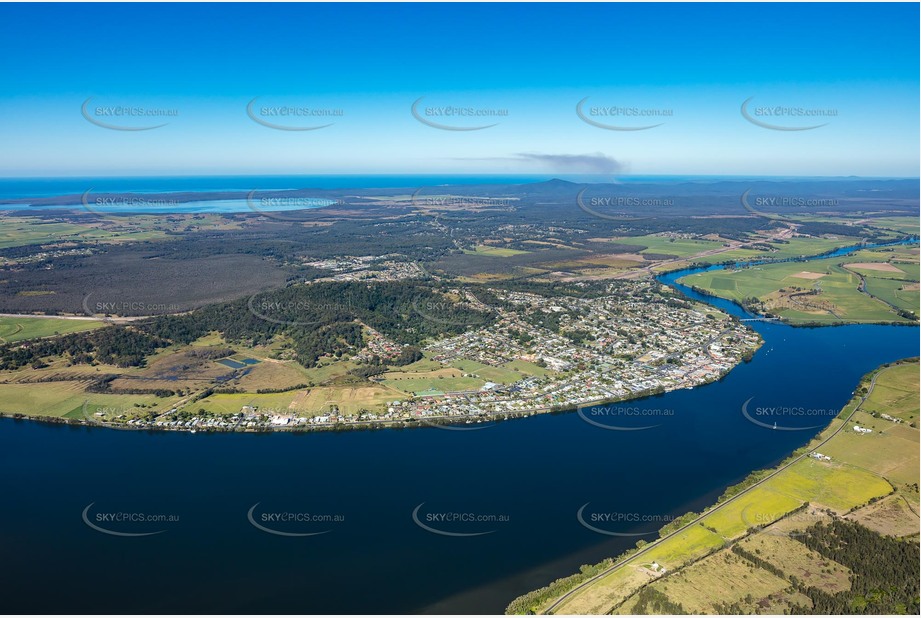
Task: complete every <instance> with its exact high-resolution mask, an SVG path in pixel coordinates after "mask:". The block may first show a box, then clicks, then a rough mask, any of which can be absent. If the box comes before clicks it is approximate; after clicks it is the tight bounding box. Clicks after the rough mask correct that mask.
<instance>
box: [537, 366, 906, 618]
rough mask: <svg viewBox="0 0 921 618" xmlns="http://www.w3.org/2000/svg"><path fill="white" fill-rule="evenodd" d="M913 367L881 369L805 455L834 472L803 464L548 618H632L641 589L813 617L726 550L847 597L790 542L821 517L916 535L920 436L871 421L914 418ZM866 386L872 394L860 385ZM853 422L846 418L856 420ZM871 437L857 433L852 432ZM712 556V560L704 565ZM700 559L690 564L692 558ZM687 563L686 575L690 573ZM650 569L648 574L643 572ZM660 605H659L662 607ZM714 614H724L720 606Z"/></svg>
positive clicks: (826, 569)
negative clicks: (596, 617)
mask: <svg viewBox="0 0 921 618" xmlns="http://www.w3.org/2000/svg"><path fill="white" fill-rule="evenodd" d="M918 370H919V366H918V363H917V361H916V360H915V361H912V362H905V363H902V364H899V365H893V366H890V367H885V368H882V369H880V370H879V371H878V373H877V379H876V383H875V387H874V389H873V390H872V391H871V393H870V396H869V397H868V398H867V401H866V402H865V403H864V404H862V405H863V406H864V407H865V409H866V410H867V412H864V411H862V410H858V411H856V412H855V408H856V407H857V406H858V404H860V403H861V401H860V398H859V397H860V395H859V393H861V392H865V391H864V390H861V389H858V396H857V397H855V399H853V400H852V401H851V402H849V403H848V405H847V406H845V409H844V411H843V413H842V415H840V416H839V417H838V418H836V419H835V420H833V421H832V423H831V424H830V425H829V427H827V428H826V429H825V430H824V431H823V432H822V433H821V434H820V435H819V436H817V437H816V438H815V439H814V440H813V442H812V444H811V445H809V446H808V447H807V448H806V450H805V453H806V454H808V453H809V452H810V451H811V450H812V449H817V448H821V452H822V453H823V454H825V455H829V456H830V457H831V461H818V460H816V459H814V458H812V457H807V456H805V455H803V456H801V457H800V458H799V459H796V460H794V461H793V463H791V464H790V465H787V466H785V467H784V468H783V469H782V470H781V471H779V472H777V473H775V474H773V475H770V476H768V477H767V478H766V479H765V480H763V481H762V482H760V483H756V484H754V485H752V486H751V487H750V488H749V489H747V490H745V491H743V492H741V493H739V494H737V495H736V496H735V497H733V498H731V499H729V500H727V501H726V502H723V503H721V504H719V505H717V506H715V507H714V508H712V509H711V510H710V511H709V512H707V513H706V514H705V515H704V516H703V517H702V518H700V519H699V521H697V522H695V523H692V524H690V525H688V526H687V527H685V528H682V529H680V531H679V532H678V533H676V534H674V535H672V536H666V537H664V538H663V539H660V540H658V541H655V542H653V543H650V544H649V545H646V546H644V547H643V548H642V550H641V551H640V552H639V553H638V554H635V555H634V556H632V557H630V558H628V559H626V560H624V561H622V563H621V564H620V565H619V566H617V567H615V568H614V569H613V570H610V571H608V572H606V573H605V574H604V575H602V576H600V577H598V579H595V580H593V581H591V582H590V583H589V584H588V585H586V586H583V587H582V588H580V589H578V590H577V591H576V592H574V593H573V594H571V595H569V596H568V597H566V598H565V600H564V601H563V602H562V603H561V604H559V605H558V606H556V607H554V610H553V611H554V613H558V614H578V613H619V614H627V613H632V610H633V609H634V608H636V607H638V606H637V603H638V602H639V599H638V598H637V597H636V596H635V595H636V593H637V591H638V590H640V589H641V588H642V587H643V586H644V585H649V586H652V587H653V588H654V589H655V590H656V591H657V593H661V595H660V596H659V598H666V597H667V600H669V601H671V602H674V603H680V604H681V605H682V608H683V609H684V610H685V611H688V612H691V613H719V611H720V609H721V608H722V609H723V610H725V608H726V607H727V606H728V605H725V604H732V603H734V604H737V606H738V607H741V608H742V611H743V613H746V612H747V613H784V610H786V609H789V608H790V607H791V606H792V605H800V606H804V607H810V606H811V605H810V603H811V602H809V601H808V599H806V598H805V597H803V596H802V595H800V596H797V595H799V594H800V593H794V592H792V588H790V585H789V581H788V580H787V579H785V578H782V577H778V576H777V575H776V574H775V573H773V572H771V571H768V570H765V569H761V568H756V567H755V565H752V564H749V563H748V562H746V561H742V562H740V560H741V559H740V558H739V557H738V556H737V555H735V554H733V553H732V551H731V550H730V548H731V546H732V545H733V544H736V543H738V544H739V546H740V547H741V548H742V549H744V550H746V551H748V552H749V554H751V555H758V556H760V558H762V559H764V560H767V561H769V562H770V563H772V564H774V565H776V566H777V567H779V568H780V569H781V570H783V571H784V574H785V575H786V576H788V577H789V576H795V577H797V578H798V579H799V580H800V581H802V582H806V583H807V584H808V585H810V586H814V587H818V588H821V589H823V590H825V591H826V592H827V593H829V594H835V593H836V592H839V591H842V590H849V589H850V572H849V570H848V569H847V568H845V567H843V566H842V565H840V564H837V563H835V562H833V561H831V560H828V559H827V558H824V557H822V556H820V555H819V554H816V553H815V552H813V551H811V550H807V549H806V548H805V546H804V545H803V544H802V543H799V542H797V541H795V540H793V539H792V538H791V536H790V535H791V534H793V533H795V532H796V531H801V530H803V529H804V528H805V527H808V526H809V525H811V524H812V523H815V522H816V521H819V520H821V519H822V518H828V517H829V515H827V514H826V513H825V512H824V509H832V510H833V511H834V512H835V513H837V514H839V515H843V514H845V513H850V514H849V515H847V516H848V517H849V518H853V519H856V520H858V521H865V522H867V524H868V525H870V526H871V527H874V529H879V530H883V531H886V532H885V533H888V534H893V533H900V534H902V535H905V536H909V537H914V538H915V539H917V536H918V516H917V514H916V513H917V510H918V506H919V504H918V502H919V495H918V490H917V483H918V481H919V461H918V453H919V442H918V430H917V428H914V427H910V426H909V424H908V423H907V422H901V423H899V422H894V421H888V420H885V419H882V418H878V417H875V416H873V415H872V414H871V412H877V413H878V411H879V410H880V409H886V410H889V414H890V415H891V416H893V417H896V418H898V417H899V415H900V414H902V413H904V410H899V409H898V406H899V405H900V403H902V404H904V403H906V402H908V401H909V399H908V396H907V392H908V391H909V390H910V389H912V388H913V389H914V398H913V399H912V400H911V405H912V406H914V408H913V409H914V410H915V411H916V410H917V392H918V391H917V388H918V387H917V384H918ZM862 384H863V387H866V386H869V384H870V381H869V380H868V379H865V380H864V381H863V383H862ZM852 412H853V414H851V413H852ZM858 423H859V424H860V425H861V426H865V427H868V428H871V429H873V430H874V432H873V433H871V434H858V433H857V432H854V431H853V429H852V426H853V425H854V424H858ZM707 554H710V555H707ZM702 556H706V557H704V558H703V559H702V560H699V561H697V562H694V561H695V559H698V558H701V557H702ZM652 561H656V562H658V564H660V565H662V566H665V567H667V568H668V572H669V573H671V574H670V575H669V576H667V577H663V574H662V573H654V572H652V571H650V570H649V568H648V565H649V564H650V563H651V562H652ZM689 563H691V566H686V565H688V564H689ZM644 565H645V566H644ZM662 595H664V596H662ZM553 601H554V599H550V600H548V601H543V602H542V603H541V604H540V605H538V606H534V607H532V608H531V609H532V610H536V611H546V609H547V607H549V605H550V604H551V603H552V602H553ZM718 604H724V605H721V606H720V607H717V606H716V605H718Z"/></svg>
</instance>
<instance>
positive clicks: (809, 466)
mask: <svg viewBox="0 0 921 618" xmlns="http://www.w3.org/2000/svg"><path fill="white" fill-rule="evenodd" d="M906 365H908V366H913V367H914V369H915V371H916V370H917V367H918V361H917V359H916V358H915V359H906V360H903V361H898V362H896V363H891V364H886V365H883V366H882V367H880V368H878V369H876V370H875V371H873V372H871V373H870V374H868V375H866V376H864V378H863V379H862V380H861V381H860V384H858V386H857V388H856V389H855V395H854V397H853V398H852V399H851V401H850V402H848V404H847V405H846V406H845V407H844V408H843V409H842V411H841V413H840V414H839V415H838V416H837V417H836V418H835V419H833V420H832V421H831V422H830V423H829V425H828V426H827V427H826V428H825V429H823V431H822V432H821V433H820V434H819V435H818V436H817V437H816V438H814V439H813V440H812V441H811V442H810V443H809V444H807V445H806V446H804V447H801V448H799V449H797V450H796V451H794V453H793V454H792V455H791V456H790V457H788V458H787V459H786V460H784V461H783V462H781V464H779V465H778V466H777V467H775V468H773V469H770V470H759V471H755V472H753V473H751V474H750V475H749V476H748V477H747V478H746V479H745V480H744V481H742V482H741V483H739V484H737V485H735V486H732V487H729V488H728V489H727V490H726V491H725V492H724V493H723V495H722V496H721V497H720V499H719V500H718V501H717V503H716V504H714V505H712V506H710V507H708V508H706V509H704V511H703V512H702V513H701V514H700V515H697V514H692V513H689V514H687V515H685V516H684V517H682V518H681V520H678V521H680V526H679V527H677V528H676V526H675V525H673V524H669V525H668V526H665V527H664V528H662V529H661V530H660V538H659V539H657V540H655V541H653V542H651V543H648V544H647V543H645V542H643V541H640V542H639V543H637V547H636V548H635V549H632V550H629V551H627V552H625V553H624V554H622V555H620V556H619V557H618V558H615V559H608V560H605V561H603V562H601V563H599V564H596V565H593V566H587V567H583V569H582V572H581V573H579V574H576V575H572V576H569V577H566V578H562V579H559V580H557V581H555V582H554V583H552V584H550V585H549V586H547V587H545V588H542V589H540V590H536V591H534V592H531V593H528V594H527V595H523V596H522V597H519V598H517V599H515V600H514V601H513V602H512V603H511V604H510V605H509V607H508V609H507V610H506V611H507V613H511V614H522V613H532V612H533V613H563V614H585V613H589V614H595V613H611V612H612V611H614V610H617V609H618V608H620V607H623V606H625V603H626V602H627V600H628V599H629V598H631V597H632V596H633V595H635V594H636V593H637V591H638V590H640V589H642V588H643V587H644V586H647V585H649V584H650V583H651V582H655V581H657V580H659V579H660V578H662V577H663V575H665V574H666V573H668V574H669V575H670V574H672V573H674V572H676V570H680V569H682V568H685V567H687V566H688V565H690V564H694V563H697V562H699V561H701V560H703V559H705V558H707V557H708V556H711V555H713V554H715V553H717V552H720V551H728V550H727V543H728V544H737V543H739V542H740V541H741V540H743V539H745V538H747V537H749V536H751V535H753V534H757V533H759V532H760V531H761V530H763V529H768V528H770V527H771V526H772V525H773V524H774V523H775V522H779V521H781V520H784V519H785V518H787V517H788V516H789V515H790V514H792V513H795V512H801V511H803V510H804V509H806V508H807V507H809V506H810V505H811V506H815V505H816V504H818V505H819V507H821V508H826V509H830V511H831V513H833V515H831V516H832V517H838V516H843V515H848V514H850V513H853V512H854V511H856V510H858V509H859V508H860V507H864V506H866V505H868V504H872V503H874V502H876V501H877V500H879V499H881V498H883V497H886V496H890V495H892V494H893V492H895V491H896V489H895V487H896V486H897V485H901V483H906V482H907V483H909V485H908V487H909V491H910V487H911V485H910V482H911V481H912V480H914V482H915V483H917V452H915V453H914V465H911V464H912V462H911V461H907V462H906V461H898V459H899V457H902V456H905V453H906V451H905V450H904V448H895V449H894V448H893V444H895V443H892V442H891V440H897V441H899V440H901V441H904V440H905V439H906V438H904V437H902V436H896V437H891V436H889V437H888V438H886V440H889V442H887V444H882V443H881V442H879V441H877V443H875V444H874V443H873V442H869V441H870V440H872V438H870V437H867V436H862V437H861V436H860V433H859V432H855V431H851V427H850V426H851V423H852V422H854V421H856V422H857V423H858V425H857V426H860V427H862V428H868V429H869V430H875V429H876V428H877V427H876V424H877V422H878V423H882V424H884V425H885V427H884V428H883V430H882V431H881V432H880V433H883V434H886V432H890V431H891V430H893V429H894V428H899V427H904V425H903V423H908V422H911V423H912V426H911V427H910V431H909V434H908V439H909V441H911V438H913V441H914V444H915V447H917V440H918V438H917V416H916V415H917V410H914V411H911V412H909V413H910V414H911V415H912V418H913V419H914V420H913V421H908V419H903V418H898V417H893V416H892V415H889V414H886V415H885V416H881V415H880V414H879V412H878V411H877V410H875V409H871V410H869V411H866V410H864V409H862V408H864V406H865V404H867V402H868V401H870V400H871V398H872V397H873V396H874V392H875V388H876V386H877V382H878V379H879V378H880V376H883V375H884V374H886V372H887V370H889V369H891V368H893V367H903V366H906ZM899 379H900V378H897V379H896V381H897V382H898V381H899ZM916 386H917V379H915V383H914V385H909V386H908V388H909V390H912V389H914V388H916ZM893 387H894V384H891V383H887V384H885V388H886V390H887V391H890V390H891V389H892V388H893ZM895 387H897V386H895ZM878 405H884V404H880V403H879V402H875V403H874V406H873V407H878ZM873 419H881V420H879V421H874V420H873ZM905 430H909V428H908V427H905ZM855 434H856V435H857V439H858V440H860V439H864V438H865V439H864V440H863V442H861V443H855V442H854V435H855ZM899 446H901V445H900V444H899ZM819 449H822V451H823V453H824V454H823V453H820V452H819ZM855 449H859V450H856V451H855ZM867 449H870V450H867ZM916 450H917V449H916V448H915V451H916ZM829 454H830V456H829ZM867 458H871V459H873V460H874V461H875V464H874V465H871V466H870V468H869V469H867V468H865V467H864V466H865V465H866V464H865V460H866V459H867ZM855 459H856V461H854V460H855ZM849 460H850V461H849ZM855 464H856V465H855ZM906 464H907V465H906ZM903 465H904V466H906V468H907V469H908V470H912V471H913V472H912V474H913V475H914V476H913V477H912V478H907V477H904V475H903V474H901V473H897V472H896V471H895V470H897V469H898V468H900V467H902V466H903ZM858 477H860V478H858ZM806 479H808V481H809V484H808V486H804V485H803V481H804V480H806ZM829 483H831V484H829ZM853 483H860V490H855V488H854V486H853ZM915 487H917V485H915ZM916 494H917V489H915V490H914V494H912V495H910V496H909V497H910V498H911V499H912V500H915V501H916V498H917V495H916ZM778 496H784V497H786V498H788V499H787V501H786V502H785V503H784V502H782V501H778ZM682 520H683V521H682ZM819 520H820V518H819V517H817V516H815V515H813V516H812V517H811V518H805V519H803V520H802V521H800V522H799V523H800V524H801V527H805V526H808V525H810V524H813V523H816V522H817V521H819ZM701 535H709V536H713V537H714V538H713V539H712V540H713V541H717V539H721V540H719V541H718V542H703V541H702V539H704V538H706V537H705V536H701ZM692 539H693V540H692ZM650 561H651V562H653V563H655V564H661V565H662V567H663V568H662V570H661V572H650V571H649V569H646V568H640V567H641V566H642V565H641V563H643V562H645V563H648V562H650ZM663 581H664V580H663ZM785 587H786V586H785ZM746 594H747V591H746V590H745V589H744V588H743V589H742V590H741V591H740V592H739V593H738V596H739V598H740V599H741V598H742V597H743V596H745V595H746ZM756 601H757V599H756ZM695 613H696V612H695Z"/></svg>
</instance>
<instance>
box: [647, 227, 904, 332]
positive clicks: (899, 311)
mask: <svg viewBox="0 0 921 618" xmlns="http://www.w3.org/2000/svg"><path fill="white" fill-rule="evenodd" d="M917 242H918V239H917V238H916V237H908V238H904V239H902V240H899V241H894V242H890V243H878V244H872V243H864V244H860V245H853V246H848V247H841V248H838V249H836V250H834V251H829V252H825V253H822V254H818V255H815V256H804V257H800V258H785V259H778V260H758V261H741V262H728V263H724V264H717V265H697V266H695V267H692V268H686V269H680V270H674V271H669V272H667V273H663V275H664V276H667V277H668V278H669V279H670V280H671V281H672V283H676V284H679V285H683V286H686V287H687V288H690V289H692V290H693V291H695V292H697V293H698V294H700V295H701V296H706V297H712V298H719V299H723V300H728V301H731V302H733V303H735V304H736V305H738V306H740V307H742V308H743V309H744V310H745V311H746V312H748V313H749V314H750V315H752V316H754V317H760V318H777V319H780V320H781V321H783V322H784V323H785V324H788V325H790V326H805V327H813V326H834V325H840V324H887V325H888V324H892V325H912V326H914V325H917V324H918V309H917V306H918V303H919V302H921V301H919V300H918V291H917V285H918V279H919V274H918V268H919V267H918V249H917V247H910V246H911V245H916V244H917ZM899 247H906V249H903V250H899V249H898V248H899ZM909 247H910V248H909ZM835 258H842V260H841V261H838V260H837V259H835ZM807 262H811V263H813V264H815V265H814V266H812V267H811V268H810V269H809V270H802V268H803V267H802V266H800V265H801V264H805V263H807ZM849 267H850V268H849ZM854 268H858V269H861V270H862V271H863V272H857V271H855V270H853V269H854ZM868 279H869V280H871V281H872V282H873V285H874V286H875V287H878V288H879V291H878V292H877V294H872V293H871V292H870V291H869V290H868V289H867V287H868V286H867V280H868ZM900 284H901V287H898V286H899V285H900ZM897 288H898V289H897ZM887 294H888V295H889V296H891V298H884V297H883V296H884V295H887ZM881 295H883V296H881Z"/></svg>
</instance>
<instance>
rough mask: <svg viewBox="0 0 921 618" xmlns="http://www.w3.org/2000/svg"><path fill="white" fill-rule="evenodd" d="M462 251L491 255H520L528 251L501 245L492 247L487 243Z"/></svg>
mask: <svg viewBox="0 0 921 618" xmlns="http://www.w3.org/2000/svg"><path fill="white" fill-rule="evenodd" d="M464 253H468V254H471V255H490V256H493V257H510V256H513V255H522V254H524V253H528V251H521V250H520V249H506V248H503V247H492V246H489V245H477V246H476V247H474V248H473V249H472V250H471V249H465V250H464Z"/></svg>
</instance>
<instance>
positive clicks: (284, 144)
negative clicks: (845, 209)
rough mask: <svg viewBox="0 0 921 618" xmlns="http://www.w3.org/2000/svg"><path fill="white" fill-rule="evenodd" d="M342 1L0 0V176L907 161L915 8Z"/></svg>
mask: <svg viewBox="0 0 921 618" xmlns="http://www.w3.org/2000/svg"><path fill="white" fill-rule="evenodd" d="M356 7H357V5H352V6H328V5H306V6H297V5H284V6H275V5H260V6H259V7H253V6H248V5H232V6H226V7H221V12H220V15H219V16H218V15H217V14H216V12H215V11H216V9H215V7H210V6H205V5H165V6H157V7H149V6H145V5H91V6H66V5H61V6H56V7H55V9H54V12H53V13H49V12H47V10H46V9H45V8H44V7H42V6H30V5H5V6H4V7H3V8H2V9H0V17H2V19H0V34H2V36H0V50H2V52H3V53H4V55H5V56H6V57H8V58H16V62H15V63H9V64H8V65H7V66H6V67H5V68H4V69H3V75H4V83H5V86H6V88H5V92H6V94H4V95H3V96H2V97H0V139H2V141H3V143H4V144H5V146H6V148H4V149H3V151H2V152H0V177H15V176H20V177H21V176H39V177H55V176H81V175H82V176H95V177H105V176H139V175H143V176H176V175H195V176H198V175H241V174H252V175H260V174H276V175H290V174H306V175H323V174H365V175H367V174H416V175H421V174H441V175H444V174H458V175H463V174H469V175H483V174H500V175H540V176H547V177H552V176H561V175H562V176H565V175H572V174H592V175H604V176H612V177H616V176H618V175H619V176H641V175H662V174H669V175H716V176H726V175H737V176H831V177H847V176H864V177H912V178H913V177H916V176H917V175H918V167H919V164H921V162H919V154H918V137H917V136H918V132H919V123H918V116H919V113H918V112H919V98H918V90H919V80H918V72H919V63H918V55H917V53H916V52H917V48H918V31H917V28H916V26H915V24H916V23H917V19H918V6H917V5H911V4H891V5H874V6H867V5H859V4H857V5H835V6H827V5H824V6H823V5H813V4H809V5H790V4H782V5H771V6H765V5H758V4H748V5H744V6H739V5H732V6H713V5H670V6H669V7H668V10H667V11H663V10H662V9H661V8H660V7H657V6H653V5H633V4H615V5H568V6H565V7H562V6H558V5H539V6H527V7H526V6H520V5H519V6H515V5H489V6H481V5H473V6H471V5H467V6H458V5H437V6H433V5H421V6H420V5H413V6H406V5H397V6H381V5H377V6H375V5H361V10H362V11H363V13H364V18H363V19H360V20H357V19H354V10H355V9H356ZM39 21H40V23H41V28H42V31H43V32H44V36H43V38H42V41H41V45H36V44H35V40H34V24H36V23H39ZM125 23H130V24H132V27H131V30H130V31H126V30H125V27H124V24H125ZM778 32H782V33H783V36H784V39H785V40H784V42H783V44H779V42H778V40H777V33H778ZM547 37H551V38H552V39H553V40H554V41H555V42H556V43H555V44H554V45H552V46H551V45H544V44H538V43H539V42H540V41H542V40H543V39H546V38H547ZM468 41H469V42H470V43H469V44H468V43H467V42H468ZM839 41H840V42H848V44H847V45H841V44H839V43H838V42H839ZM23 50H28V52H27V53H23ZM717 58H718V59H720V60H719V62H714V59H717ZM746 102H747V103H746ZM414 105H415V108H414ZM248 106H249V110H248V109H247V108H248ZM743 106H745V107H744V109H743ZM124 107H131V108H137V107H143V108H145V109H146V110H151V109H153V110H157V111H158V112H163V113H162V114H159V113H158V114H156V115H154V116H151V117H138V116H136V115H131V114H128V115H126V114H123V113H117V112H113V109H114V108H124ZM446 107H453V108H460V109H461V110H473V114H474V115H473V116H470V115H467V116H464V115H463V113H459V112H457V111H454V113H447V114H445V113H444V108H446ZM577 107H578V111H577ZM781 107H782V108H793V109H794V111H792V112H791V111H789V109H787V110H785V111H782V112H780V113H779V114H778V113H775V112H774V111H772V110H776V109H777V108H781ZM278 108H286V109H289V113H285V112H279V111H278ZM612 108H619V109H618V110H616V111H613V112H612ZM292 109H293V110H294V111H293V112H291V110H292ZM308 109H309V110H311V111H310V112H309V113H308V114H306V115H305V113H304V110H308ZM797 109H800V110H802V109H805V110H807V112H808V113H807V115H801V114H800V113H799V112H796V111H795V110H797ZM316 110H319V112H317V111H316ZM631 110H634V111H631ZM635 110H639V111H638V112H636V111H635ZM745 110H747V113H748V117H746V116H745V115H743V111H745ZM248 111H249V113H248ZM313 113H319V114H321V115H320V116H312V115H309V114H313ZM636 113H638V114H640V115H635V114H636ZM815 113H818V114H819V115H818V116H816V115H815ZM132 114H133V112H132ZM254 116H255V117H254ZM161 124H162V125H164V126H160V127H159V128H155V129H154V128H150V127H155V126H159V125H161ZM327 124H328V125H329V126H324V125H327ZM106 125H108V126H106ZM270 125H275V126H270ZM490 125H494V126H490ZM599 125H602V126H599ZM605 125H606V126H605ZM656 125H657V126H656ZM763 125H769V126H763ZM819 125H821V126H819ZM813 126H814V127H817V128H811V129H810V128H809V127H813ZM113 127H114V128H113ZM315 127H323V128H315ZM480 127H484V128H480ZM612 127H613V128H612ZM647 127H648V128H647ZM126 128H129V129H130V128H135V129H136V128H144V129H147V130H134V131H132V130H124V129H126ZM292 128H294V129H304V128H311V129H312V130H290V129H292ZM471 128H473V129H476V130H469V129H471ZM804 128H806V129H807V130H802V129H804ZM459 129H466V130H459ZM637 129H640V130H637Z"/></svg>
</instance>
